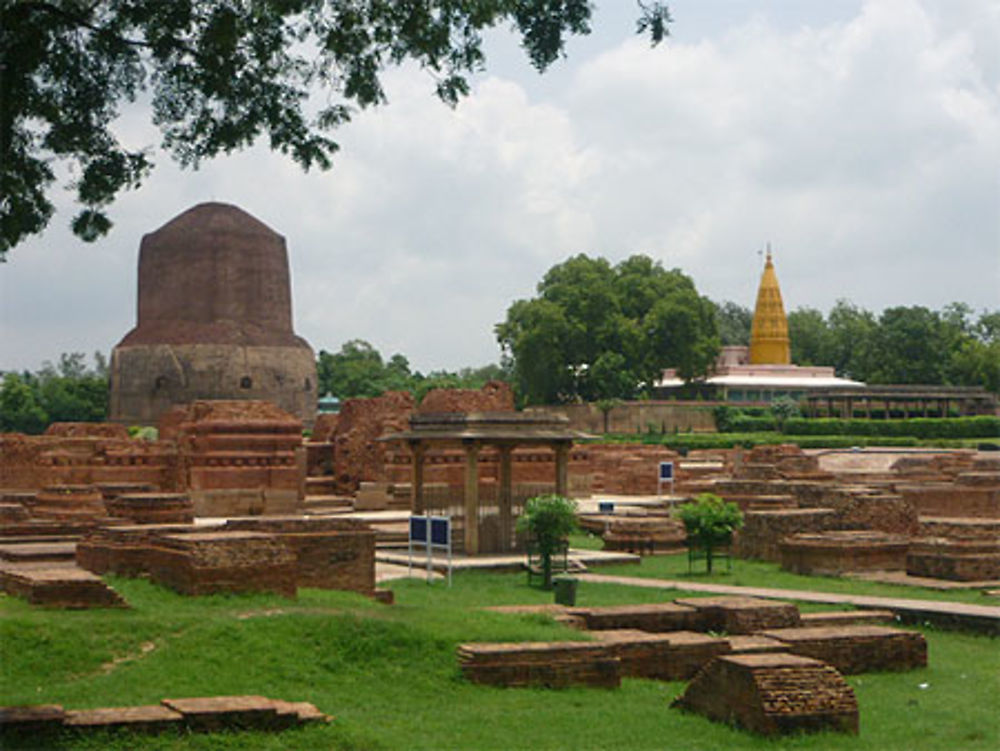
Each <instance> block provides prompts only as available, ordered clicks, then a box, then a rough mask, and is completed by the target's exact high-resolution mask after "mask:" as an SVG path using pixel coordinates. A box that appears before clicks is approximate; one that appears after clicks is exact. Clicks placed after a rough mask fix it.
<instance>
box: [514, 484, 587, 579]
mask: <svg viewBox="0 0 1000 751" xmlns="http://www.w3.org/2000/svg"><path fill="white" fill-rule="evenodd" d="M517 529H518V531H519V532H524V533H526V534H528V535H529V536H530V537H531V539H532V540H533V541H534V543H535V544H536V545H537V546H538V553H539V555H541V557H542V574H543V579H544V584H543V586H544V587H545V589H552V555H553V553H555V552H556V551H557V550H558V549H559V546H560V545H562V544H563V543H565V542H566V539H567V538H568V537H569V535H570V533H571V532H573V531H574V530H575V529H576V501H571V500H570V499H569V498H564V497H563V496H561V495H555V494H550V495H539V496H535V497H534V498H529V499H528V502H527V503H525V504H524V512H523V513H522V514H521V516H520V517H519V518H518V520H517Z"/></svg>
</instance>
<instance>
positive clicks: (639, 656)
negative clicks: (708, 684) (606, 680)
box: [594, 629, 730, 681]
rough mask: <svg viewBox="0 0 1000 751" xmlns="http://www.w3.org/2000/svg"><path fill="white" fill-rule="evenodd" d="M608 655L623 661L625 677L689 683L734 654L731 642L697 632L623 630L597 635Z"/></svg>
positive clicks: (598, 632)
mask: <svg viewBox="0 0 1000 751" xmlns="http://www.w3.org/2000/svg"><path fill="white" fill-rule="evenodd" d="M594 636H595V638H597V639H598V640H600V641H601V642H602V643H603V644H605V645H607V648H608V655H609V656H612V657H617V658H618V659H619V660H620V661H621V674H622V677H629V678H653V679H656V680H661V681H686V680H689V679H690V678H692V677H694V675H695V673H697V672H698V671H699V670H700V669H701V668H702V666H704V665H705V664H706V663H707V662H709V660H711V659H712V658H713V657H718V656H719V655H722V654H726V653H728V652H729V651H730V645H729V642H727V641H726V640H725V639H718V638H716V637H713V636H708V635H707V634H699V633H695V632H694V631H671V632H669V633H662V634H654V633H650V632H648V631H637V630H634V629H623V630H614V631H596V632H594Z"/></svg>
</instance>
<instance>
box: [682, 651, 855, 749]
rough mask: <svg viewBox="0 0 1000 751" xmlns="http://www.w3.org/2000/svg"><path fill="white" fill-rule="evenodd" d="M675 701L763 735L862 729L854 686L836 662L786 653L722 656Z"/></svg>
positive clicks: (699, 675)
mask: <svg viewBox="0 0 1000 751" xmlns="http://www.w3.org/2000/svg"><path fill="white" fill-rule="evenodd" d="M673 706H676V707H680V708H682V709H685V710H688V711H691V712H696V713H698V714H702V715H705V716H706V717H708V718H709V719H712V720H715V721H716V722H724V723H729V724H736V725H739V726H740V727H742V728H745V729H746V730H749V731H751V732H754V733H759V734H761V735H769V736H773V735H783V734H786V733H797V732H801V731H810V732H815V731H824V730H829V731H835V732H843V733H855V734H856V733H857V732H858V702H857V698H856V697H855V695H854V691H853V690H852V689H851V687H850V686H848V685H847V682H846V681H845V680H844V678H843V676H841V675H840V673H838V672H837V671H836V669H834V668H833V667H831V666H829V665H825V664H823V663H822V662H820V661H819V660H813V659H809V658H807V657H799V656H797V655H787V654H748V655H731V656H725V657H718V658H716V659H715V660H713V661H712V662H710V663H709V664H708V665H706V666H705V668H704V669H702V670H701V671H700V672H699V673H698V675H697V676H695V678H694V680H692V681H691V683H690V684H688V687H687V690H686V691H685V692H684V693H683V694H682V695H681V696H680V697H679V698H678V699H677V700H675V701H674V704H673Z"/></svg>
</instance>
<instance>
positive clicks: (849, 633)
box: [761, 625, 927, 675]
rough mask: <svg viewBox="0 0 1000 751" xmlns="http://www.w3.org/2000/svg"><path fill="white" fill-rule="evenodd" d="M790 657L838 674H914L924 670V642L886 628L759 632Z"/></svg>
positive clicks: (916, 636) (917, 635)
mask: <svg viewBox="0 0 1000 751" xmlns="http://www.w3.org/2000/svg"><path fill="white" fill-rule="evenodd" d="M761 634H762V635H763V636H766V637H768V638H770V639H776V640H777V641H780V642H781V643H782V644H785V645H786V646H787V647H788V650H789V651H790V652H792V653H793V654H797V655H802V656H803V657H812V658H815V659H817V660H822V661H823V662H826V663H829V664H830V665H833V666H834V667H835V668H837V670H839V671H840V672H841V673H845V674H847V675H853V674H855V673H865V672H868V671H873V670H877V671H882V670H913V669H915V668H922V667H926V666H927V642H926V640H925V639H924V637H923V635H922V634H920V633H917V632H915V631H902V630H900V629H894V628H889V627H887V626H873V625H852V626H806V627H799V628H781V629H769V630H766V631H762V632H761Z"/></svg>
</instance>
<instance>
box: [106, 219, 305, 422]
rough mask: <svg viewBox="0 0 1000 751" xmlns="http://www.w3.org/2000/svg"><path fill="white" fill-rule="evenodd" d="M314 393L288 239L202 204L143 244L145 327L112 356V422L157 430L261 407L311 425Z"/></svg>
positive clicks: (141, 302)
mask: <svg viewBox="0 0 1000 751" xmlns="http://www.w3.org/2000/svg"><path fill="white" fill-rule="evenodd" d="M315 389H316V364H315V358H314V355H313V351H312V348H311V347H310V346H309V344H308V343H307V342H306V341H305V340H304V339H302V338H301V337H298V336H296V335H295V332H294V331H293V329H292V300H291V283H290V277H289V271H288V253H287V251H286V248H285V239H284V238H283V237H282V236H281V235H279V234H277V233H276V232H274V231H273V230H272V229H271V228H270V227H268V226H267V225H265V224H263V223H262V222H260V221H259V220H257V219H255V218H254V217H252V216H250V215H249V214H247V213H246V212H245V211H243V210H242V209H239V208H237V207H236V206H231V205H228V204H223V203H203V204H199V205H197V206H195V207H193V208H191V209H188V210H187V211H185V212H184V213H183V214H181V215H179V216H177V217H175V218H174V219H172V220H171V221H169V222H167V224H165V225H163V226H162V227H160V228H159V229H158V230H156V231H155V232H152V233H150V234H148V235H146V236H144V237H143V238H142V244H141V246H140V249H139V294H138V323H137V325H136V327H135V328H134V329H132V330H131V331H130V332H129V333H128V334H126V335H125V338H123V339H122V340H121V342H119V343H118V346H117V347H115V349H114V351H113V352H112V355H111V419H112V420H115V421H117V422H123V423H128V424H155V423H156V421H157V420H158V419H159V417H160V415H161V414H163V413H164V412H165V411H166V410H168V409H169V408H170V407H172V406H174V405H177V404H185V403H188V402H191V401H194V400H195V399H259V400H266V401H270V402H272V403H274V404H276V405H277V406H279V407H281V408H282V409H284V410H286V411H288V412H291V413H292V414H294V415H295V416H296V417H298V418H300V419H301V420H302V421H303V422H304V423H306V424H307V425H311V424H312V422H313V420H314V419H315V414H316V393H315Z"/></svg>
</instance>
